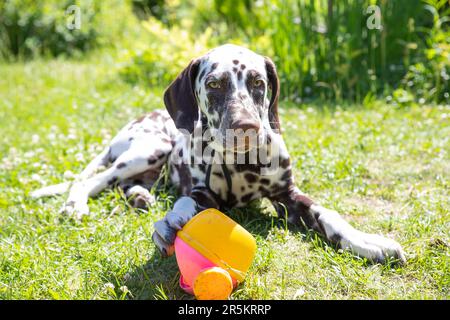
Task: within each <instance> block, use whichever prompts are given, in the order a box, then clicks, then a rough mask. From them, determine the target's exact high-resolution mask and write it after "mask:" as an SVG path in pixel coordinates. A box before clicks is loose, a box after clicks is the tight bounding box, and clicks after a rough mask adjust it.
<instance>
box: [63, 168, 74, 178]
mask: <svg viewBox="0 0 450 320" xmlns="http://www.w3.org/2000/svg"><path fill="white" fill-rule="evenodd" d="M73 178H75V174H74V173H73V172H72V171H70V170H67V171H65V172H64V179H73Z"/></svg>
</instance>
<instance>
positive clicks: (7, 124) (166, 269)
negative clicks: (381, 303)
mask: <svg viewBox="0 0 450 320" xmlns="http://www.w3.org/2000/svg"><path fill="white" fill-rule="evenodd" d="M0 74H1V77H0V96H1V99H0V136H1V139H2V143H1V144H0V190H1V192H0V298H2V299H175V298H177V299H179V298H190V297H189V296H187V295H186V294H185V293H184V292H183V291H182V290H181V289H180V288H179V286H178V276H179V274H178V272H177V266H176V261H175V259H174V257H171V258H169V259H162V258H161V257H160V256H159V254H158V253H157V252H156V251H155V247H154V245H153V243H152V241H151V234H152V232H153V222H154V221H156V220H158V219H160V218H161V217H162V216H163V215H164V214H165V213H166V212H167V210H168V209H169V208H170V207H171V205H172V203H173V201H174V199H175V198H176V194H175V193H174V192H173V191H172V190H171V189H170V188H162V189H161V190H160V192H159V193H158V203H157V205H156V206H155V207H153V208H151V209H150V210H149V211H148V212H138V211H136V210H134V209H131V208H130V207H129V206H127V205H126V203H125V201H124V200H123V198H122V197H121V195H120V193H119V192H118V191H116V190H112V191H106V192H104V193H103V194H102V195H100V196H99V197H98V198H96V199H92V200H90V207H91V211H92V215H91V216H90V217H89V218H87V219H85V220H84V221H83V222H82V223H80V224H77V223H73V222H71V221H68V220H65V219H61V218H60V216H59V214H58V210H59V208H60V207H61V205H62V203H63V201H64V197H57V198H52V199H45V200H38V201H33V200H30V199H29V198H28V197H27V193H28V192H29V191H30V190H33V189H35V188H38V187H40V186H41V185H46V184H49V183H55V182H60V181H62V180H63V179H64V177H66V178H70V176H71V172H72V173H76V172H78V171H79V170H81V169H82V168H83V167H84V166H85V165H86V164H87V163H88V162H89V160H90V159H91V158H92V157H93V156H94V155H95V154H96V153H97V152H99V151H100V150H101V149H102V147H104V146H105V145H106V144H107V143H108V141H109V139H110V138H111V137H112V136H113V135H114V134H115V133H116V132H117V130H118V129H120V128H121V127H122V126H123V125H124V124H125V123H126V122H128V121H129V120H131V119H132V118H133V117H135V116H138V115H140V114H142V113H143V112H146V111H148V110H153V109H155V108H161V107H163V105H162V99H161V96H162V89H161V88H153V89H142V88H139V87H136V88H132V87H130V86H129V85H127V84H124V83H122V82H120V81H119V80H118V77H116V75H115V72H114V65H112V64H111V63H110V62H109V61H108V60H102V59H98V60H93V61H88V62H70V61H69V62H68V61H64V60H56V61H49V62H45V61H35V62H31V63H28V64H25V65H24V64H15V65H0ZM281 110H282V111H281V118H282V121H283V123H282V125H283V128H284V130H285V139H286V143H287V145H288V148H289V150H290V153H291V156H292V159H293V161H294V167H295V171H294V172H295V176H296V181H297V184H298V185H299V186H300V188H301V189H302V190H303V191H304V192H306V193H308V194H310V195H311V196H312V197H313V198H314V199H316V200H317V201H319V202H321V203H322V204H324V205H325V206H328V207H330V208H333V209H336V210H338V211H339V212H341V213H342V214H343V215H344V216H345V217H346V219H348V220H349V221H350V222H351V223H352V224H353V225H355V226H357V227H358V228H360V229H362V230H364V231H367V232H375V233H381V234H385V235H388V236H390V237H392V238H394V239H395V240H397V241H399V242H400V243H401V244H402V245H403V247H404V249H405V251H406V254H407V258H408V264H407V265H406V266H404V267H396V268H391V267H389V266H384V265H371V264H369V263H367V261H364V260H361V259H358V258H355V257H353V256H352V255H350V254H348V253H345V252H344V253H342V252H339V251H336V250H335V249H334V248H331V247H329V245H327V244H326V243H323V242H322V241H321V239H320V238H318V237H316V235H315V234H314V233H302V232H300V231H299V230H297V229H296V228H292V227H289V228H286V225H285V224H284V223H283V222H282V221H279V220H278V219H276V218H275V215H274V213H273V210H272V208H271V206H270V204H269V203H268V202H263V203H262V204H261V206H257V205H255V206H252V207H251V208H249V209H245V210H233V211H232V212H230V215H231V216H232V217H233V218H234V219H236V220H237V221H238V222H240V223H241V224H242V225H243V226H244V227H245V228H247V229H248V230H249V231H250V232H251V233H252V234H253V235H254V236H255V237H256V239H257V244H258V250H257V254H256V257H255V261H254V263H253V265H252V267H251V270H250V272H249V275H248V278H247V281H246V282H245V283H244V284H242V285H241V286H240V287H239V288H238V289H237V290H236V291H235V292H234V293H233V296H232V298H233V299H355V298H361V299H404V298H405V299H416V298H426V299H448V298H449V296H450V294H449V285H450V283H449V282H450V276H449V275H450V249H449V244H450V239H449V230H450V217H449V213H448V208H449V205H450V203H449V199H450V197H449V196H450V192H449V175H448V172H450V162H449V151H450V150H449V149H450V141H449V137H450V108H449V107H448V106H423V107H420V108H418V107H414V108H394V107H392V106H387V105H384V104H382V103H375V104H371V105H368V106H360V105H342V106H338V105H320V104H317V105H302V106H300V107H298V106H296V105H294V104H293V103H288V102H284V103H282V107H281Z"/></svg>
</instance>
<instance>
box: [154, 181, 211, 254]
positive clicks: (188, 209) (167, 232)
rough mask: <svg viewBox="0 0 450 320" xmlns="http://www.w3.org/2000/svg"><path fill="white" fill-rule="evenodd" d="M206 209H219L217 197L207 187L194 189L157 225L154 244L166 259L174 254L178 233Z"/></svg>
mask: <svg viewBox="0 0 450 320" xmlns="http://www.w3.org/2000/svg"><path fill="white" fill-rule="evenodd" d="M206 208H217V209H218V208H219V204H218V201H217V200H216V198H215V196H214V195H213V194H211V192H209V191H208V189H207V188H206V187H194V188H193V189H192V191H191V192H190V195H189V196H183V197H181V198H179V199H178V200H177V201H176V202H175V204H174V206H173V208H172V210H171V211H170V212H168V213H167V214H166V216H165V217H164V218H163V219H162V220H159V221H157V222H156V223H155V225H154V227H155V232H154V233H153V236H152V238H153V242H154V243H155V245H156V247H157V248H158V249H159V251H160V252H161V254H162V255H163V256H164V257H167V256H170V255H172V254H173V253H174V247H173V242H174V241H175V237H176V233H177V231H178V230H180V229H181V228H182V227H183V226H184V225H185V224H186V223H187V222H188V221H189V220H190V219H191V218H192V217H193V216H194V215H195V214H197V212H199V211H201V210H204V209H206Z"/></svg>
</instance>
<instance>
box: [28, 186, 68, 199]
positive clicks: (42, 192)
mask: <svg viewBox="0 0 450 320" xmlns="http://www.w3.org/2000/svg"><path fill="white" fill-rule="evenodd" d="M69 187H70V182H63V183H59V184H54V185H52V186H48V187H44V188H41V189H38V190H35V191H33V192H31V193H30V197H31V198H34V199H38V198H43V197H51V196H56V195H60V194H63V193H65V192H66V191H67V190H69Z"/></svg>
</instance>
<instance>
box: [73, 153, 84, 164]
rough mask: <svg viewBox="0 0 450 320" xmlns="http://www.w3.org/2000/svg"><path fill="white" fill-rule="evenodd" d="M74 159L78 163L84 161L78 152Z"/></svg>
mask: <svg viewBox="0 0 450 320" xmlns="http://www.w3.org/2000/svg"><path fill="white" fill-rule="evenodd" d="M75 159H76V160H77V161H78V162H83V161H84V155H83V154H82V153H81V152H78V153H77V154H76V155H75Z"/></svg>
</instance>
